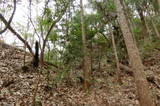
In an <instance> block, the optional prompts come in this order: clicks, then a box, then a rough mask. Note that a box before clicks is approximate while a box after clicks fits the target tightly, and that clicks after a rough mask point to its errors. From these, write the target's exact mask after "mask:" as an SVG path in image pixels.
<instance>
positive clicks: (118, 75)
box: [110, 29, 122, 84]
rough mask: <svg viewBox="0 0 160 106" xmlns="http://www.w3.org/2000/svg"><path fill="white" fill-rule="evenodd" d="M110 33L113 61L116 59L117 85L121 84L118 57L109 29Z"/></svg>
mask: <svg viewBox="0 0 160 106" xmlns="http://www.w3.org/2000/svg"><path fill="white" fill-rule="evenodd" d="M110 33H111V37H112V45H113V50H114V56H115V59H116V66H117V72H116V73H117V79H116V80H117V82H118V83H119V84H121V83H122V80H121V76H120V67H119V59H118V55H117V50H116V44H115V39H114V35H113V33H112V31H111V29H110Z"/></svg>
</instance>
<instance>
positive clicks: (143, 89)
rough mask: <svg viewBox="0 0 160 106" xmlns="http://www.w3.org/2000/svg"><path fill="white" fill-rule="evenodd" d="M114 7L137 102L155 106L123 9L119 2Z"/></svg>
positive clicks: (146, 105)
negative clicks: (132, 77)
mask: <svg viewBox="0 0 160 106" xmlns="http://www.w3.org/2000/svg"><path fill="white" fill-rule="evenodd" d="M115 5H116V8H117V13H118V22H119V24H120V26H121V30H122V33H123V37H124V40H125V44H126V47H127V51H128V55H129V59H130V62H131V65H132V68H133V72H134V77H135V83H136V87H137V91H138V96H139V102H140V105H141V106H155V104H154V102H153V101H152V98H151V93H150V90H149V86H148V82H147V80H146V76H145V73H144V67H143V64H142V61H141V58H140V56H139V51H138V48H137V46H136V45H135V43H134V41H133V38H132V33H131V32H130V29H129V26H128V24H127V19H126V17H125V14H124V11H123V7H122V5H121V3H120V0H115Z"/></svg>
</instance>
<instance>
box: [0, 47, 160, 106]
mask: <svg viewBox="0 0 160 106" xmlns="http://www.w3.org/2000/svg"><path fill="white" fill-rule="evenodd" d="M24 54H25V52H24V51H23V50H20V49H16V48H14V47H11V46H9V45H5V44H0V106H31V103H32V99H33V94H34V90H35V87H36V84H37V81H38V79H39V84H38V91H37V96H36V104H37V106H139V102H138V96H137V92H136V85H135V83H134V78H133V76H131V75H129V74H126V73H125V72H123V73H122V82H123V83H122V84H121V85H119V84H117V83H116V82H115V78H116V76H115V75H114V73H113V71H116V70H115V69H113V67H111V66H110V65H105V66H103V67H102V69H101V70H100V71H94V72H93V73H92V81H91V85H90V88H89V90H88V91H84V90H83V89H82V84H81V83H80V81H78V79H76V78H68V79H67V78H63V80H57V82H56V81H55V82H54V83H53V79H54V77H56V75H57V73H58V70H56V69H55V70H53V69H52V68H50V69H45V68H42V67H41V68H39V70H41V72H40V76H39V78H38V72H37V71H35V70H32V71H29V72H24V71H22V69H21V67H22V66H23V63H24V62H23V60H24ZM31 60H32V58H31V55H30V54H28V53H27V54H26V61H27V62H29V61H31ZM143 63H144V65H145V73H146V76H147V77H148V81H149V87H150V89H151V91H152V94H153V98H154V100H155V103H156V104H157V106H160V51H158V50H153V52H152V53H150V54H148V56H147V57H145V58H144V60H143ZM42 70H43V71H42ZM76 71H77V70H76ZM47 72H49V74H46V73H47ZM74 72H75V71H74ZM74 72H73V73H74ZM68 76H69V75H68ZM50 80H51V81H50ZM51 85H54V86H53V87H52V86H51Z"/></svg>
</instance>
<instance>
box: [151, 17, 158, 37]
mask: <svg viewBox="0 0 160 106" xmlns="http://www.w3.org/2000/svg"><path fill="white" fill-rule="evenodd" d="M151 23H152V25H153V28H154V31H155V33H156V35H157V37H159V38H160V33H159V32H158V29H157V27H156V25H155V23H154V22H153V20H152V19H151Z"/></svg>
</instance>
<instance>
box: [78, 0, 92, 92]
mask: <svg viewBox="0 0 160 106" xmlns="http://www.w3.org/2000/svg"><path fill="white" fill-rule="evenodd" d="M80 7H81V29H82V43H83V64H84V66H83V71H84V72H83V74H84V89H88V88H89V80H90V72H91V69H90V68H91V67H90V60H89V52H88V48H87V41H86V34H85V26H84V11H83V0H80Z"/></svg>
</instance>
